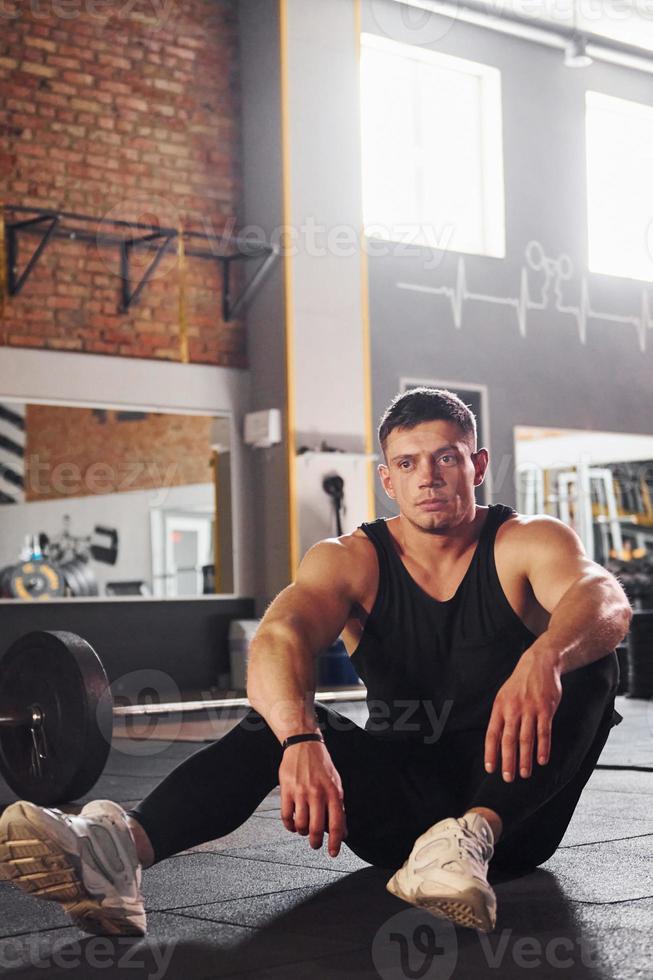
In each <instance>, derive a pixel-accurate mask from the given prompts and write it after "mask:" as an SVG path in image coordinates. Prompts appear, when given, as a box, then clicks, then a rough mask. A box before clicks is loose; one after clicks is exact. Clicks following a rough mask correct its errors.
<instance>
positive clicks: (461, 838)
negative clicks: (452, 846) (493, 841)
mask: <svg viewBox="0 0 653 980" xmlns="http://www.w3.org/2000/svg"><path fill="white" fill-rule="evenodd" d="M459 826H460V834H459V835H458V836H457V842H458V847H459V849H460V850H462V851H466V852H467V854H468V856H469V857H470V858H472V860H473V861H474V862H476V863H478V864H481V865H483V864H485V862H486V861H487V860H489V858H490V856H491V845H490V844H489V843H486V842H485V841H481V839H480V838H479V836H478V835H477V834H475V833H473V832H472V831H471V830H469V828H468V827H467V826H466V825H465V824H459Z"/></svg>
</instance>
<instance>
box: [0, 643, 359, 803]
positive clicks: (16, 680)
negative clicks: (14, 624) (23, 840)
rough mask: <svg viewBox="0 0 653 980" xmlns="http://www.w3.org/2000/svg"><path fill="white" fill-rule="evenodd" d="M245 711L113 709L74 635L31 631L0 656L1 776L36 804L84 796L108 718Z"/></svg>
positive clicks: (102, 751)
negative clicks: (208, 711) (210, 711)
mask: <svg viewBox="0 0 653 980" xmlns="http://www.w3.org/2000/svg"><path fill="white" fill-rule="evenodd" d="M365 696H366V690H365V688H364V687H360V688H355V689H351V690H347V691H320V692H318V694H317V697H318V698H319V700H320V701H350V700H351V701H353V700H363V699H364V698H365ZM240 707H242V708H247V707H250V702H249V700H248V699H247V698H246V697H240V698H215V699H204V700H197V701H175V702H165V703H158V704H157V703H154V704H134V705H120V706H117V707H116V706H114V703H113V696H112V693H111V686H110V684H109V679H108V677H107V674H106V671H105V669H104V666H103V664H102V661H101V660H100V657H99V656H98V654H97V653H96V651H95V650H94V649H93V647H92V646H91V645H90V643H88V642H87V641H86V640H84V639H83V638H82V637H81V636H78V635H77V634H76V633H70V632H65V631H56V630H37V631H35V632H32V633H27V634H25V635H24V636H22V637H20V639H18V640H17V641H16V642H15V643H13V644H12V645H11V646H10V647H9V649H8V650H7V651H6V652H5V654H4V655H3V656H2V658H0V774H1V775H2V776H3V777H4V779H5V781H6V782H7V784H8V785H9V786H10V787H11V789H12V790H13V791H14V792H15V793H16V794H17V796H18V797H19V798H20V799H23V800H30V801H31V802H32V803H37V804H39V805H40V806H53V805H55V804H59V803H68V802H70V801H71V800H76V799H78V798H79V797H81V796H84V795H85V794H86V793H88V792H89V790H90V789H92V787H93V786H94V785H95V783H96V782H97V780H98V779H99V778H100V776H101V774H102V772H103V770H104V767H105V765H106V761H107V757H108V755H109V750H110V748H111V737H112V734H113V723H114V718H125V719H127V720H129V719H130V718H138V717H144V716H151V715H168V714H173V715H174V714H184V715H185V714H190V713H193V712H201V711H207V710H218V711H219V710H220V709H226V708H240Z"/></svg>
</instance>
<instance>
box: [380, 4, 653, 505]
mask: <svg viewBox="0 0 653 980" xmlns="http://www.w3.org/2000/svg"><path fill="white" fill-rule="evenodd" d="M381 8H383V10H382V17H379V10H381ZM401 11H402V8H401V7H400V6H399V5H397V4H395V3H393V2H392V0H386V2H385V3H384V0H364V5H363V30H365V31H369V32H372V33H377V34H384V35H385V36H393V37H394V38H395V39H396V40H399V41H403V42H405V43H415V42H416V41H417V42H419V40H420V35H419V32H416V31H414V30H411V29H410V27H407V26H406V21H405V20H402V17H401ZM409 23H410V22H409ZM413 23H416V22H415V21H413ZM390 28H391V29H390ZM430 46H431V47H433V49H434V50H438V51H442V52H446V53H449V54H452V55H456V56H459V57H464V58H468V59H471V60H473V61H480V62H483V63H485V64H488V65H493V66H495V67H497V68H499V69H500V71H501V78H502V98H503V152H504V172H505V198H506V258H505V259H493V258H484V257H479V256H471V255H465V256H464V261H465V267H466V276H467V285H468V289H469V290H471V291H473V292H478V293H487V294H490V295H496V296H504V297H505V296H512V297H518V296H519V295H520V276H521V268H522V265H523V264H524V251H525V248H526V245H527V243H528V242H529V241H530V240H531V239H537V240H538V241H539V242H541V243H542V245H543V247H544V251H545V253H546V255H547V256H550V257H552V258H556V257H557V256H558V255H559V254H560V253H563V252H564V253H567V254H568V255H569V256H570V257H571V259H572V262H573V264H574V270H575V271H574V276H573V278H572V279H571V281H569V282H567V283H564V284H563V290H564V292H563V298H564V303H565V304H566V305H567V304H568V305H574V306H576V305H579V304H580V293H581V276H582V274H583V273H587V255H586V249H587V244H586V197H585V121H584V99H585V91H586V89H592V90H595V91H600V92H605V93H607V94H611V95H616V96H619V97H621V98H626V99H633V100H635V101H638V102H646V103H653V79H652V78H651V76H650V75H647V74H643V73H640V72H636V71H633V70H628V69H623V68H619V67H616V66H608V65H601V64H597V63H595V64H593V65H591V66H589V67H588V68H585V69H569V68H565V66H564V64H563V59H562V53H561V52H559V51H556V50H554V49H550V48H545V47H542V46H540V45H537V44H534V43H531V42H528V41H523V40H520V39H517V38H511V37H508V36H505V35H501V34H498V33H496V32H493V31H489V30H485V29H481V28H478V27H475V26H472V25H470V24H465V23H462V22H458V23H454V25H453V26H452V27H451V29H450V30H449V31H448V32H447V33H446V34H445V36H444V37H443V38H441V39H440V40H439V41H438V42H437V43H434V44H432V45H430ZM651 217H653V216H651ZM437 223H438V222H437V220H436V225H437ZM425 256H426V257H427V258H428V259H432V258H433V253H432V252H430V251H428V252H423V253H421V254H420V255H418V256H415V257H397V256H387V257H381V258H378V257H377V258H375V257H370V263H369V268H370V313H371V343H372V378H373V411H374V417H375V419H378V417H379V416H380V414H381V413H382V411H383V409H384V407H385V405H386V404H387V402H388V401H389V400H390V398H391V397H392V396H393V395H394V394H395V393H396V391H397V390H398V388H399V379H400V378H401V377H402V376H416V377H419V378H428V377H432V378H434V379H440V378H441V379H456V380H459V381H460V382H468V383H477V384H485V385H487V387H488V395H489V406H488V407H489V424H490V439H489V442H490V450H491V457H492V473H493V477H494V481H493V482H494V487H493V499H494V500H501V501H504V502H506V503H509V504H510V503H514V485H513V480H514V477H513V466H512V461H513V455H514V446H513V427H514V426H515V425H519V424H522V425H524V424H531V425H546V426H561V427H565V428H579V429H594V430H607V431H617V432H634V433H650V432H653V417H652V415H653V411H652V410H653V386H652V385H651V379H652V370H651V369H652V366H653V353H652V351H651V350H650V349H649V350H647V351H646V352H645V353H642V352H641V351H640V348H639V342H638V338H637V334H636V330H635V328H634V327H633V326H622V325H617V324H611V323H606V322H604V321H601V320H594V319H590V320H589V321H588V325H587V343H586V345H583V344H582V343H581V342H580V340H579V333H578V328H577V324H576V321H575V319H574V318H573V317H572V316H569V315H565V314H563V313H559V312H556V311H555V296H554V289H553V284H552V285H551V289H550V296H551V300H550V303H549V307H548V308H547V309H546V310H544V311H541V312H536V311H533V312H530V313H529V314H528V324H527V334H526V336H525V337H521V336H520V334H519V329H518V325H517V317H516V314H515V312H514V310H512V309H509V308H507V307H500V306H492V305H490V304H487V303H479V302H475V301H470V302H468V303H466V304H465V305H464V308H463V320H462V327H461V329H460V330H457V329H456V328H455V326H454V321H453V316H452V310H451V305H450V302H449V301H448V300H447V299H446V298H445V297H443V296H434V295H428V294H420V293H415V292H407V291H404V290H400V289H398V288H397V287H396V285H395V284H396V282H397V281H401V280H403V281H410V282H415V283H421V284H423V285H427V286H435V287H438V286H441V285H447V286H451V287H453V286H455V284H456V271H457V263H458V255H457V254H455V253H441V257H442V262H441V264H440V265H439V266H437V268H435V269H431V270H430V271H429V270H427V269H425V268H424V257H425ZM529 281H530V284H531V286H530V289H531V296H532V297H533V298H535V299H537V298H538V289H539V287H541V285H542V283H543V276H542V275H539V274H537V273H534V272H531V273H530V278H529ZM588 286H589V293H590V296H591V302H592V307H593V308H594V309H599V310H602V311H611V312H614V313H617V314H621V315H623V314H625V315H635V316H637V315H638V314H640V307H641V295H642V291H643V290H645V289H646V286H647V284H645V283H641V282H640V283H637V282H635V281H631V280H627V279H618V278H612V277H608V276H600V275H591V274H589V275H588ZM648 292H649V296H650V300H651V308H652V309H653V288H651V287H650V285H649V288H648ZM649 337H650V341H651V343H650V344H649V347H650V346H653V335H651V334H650V332H649ZM377 500H379V501H380V500H381V495H380V494H377ZM379 513H385V510H384V509H383V507H382V506H380V508H379Z"/></svg>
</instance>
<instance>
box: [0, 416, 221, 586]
mask: <svg viewBox="0 0 653 980" xmlns="http://www.w3.org/2000/svg"><path fill="white" fill-rule="evenodd" d="M230 423H231V420H230V417H229V416H216V415H208V414H198V413H193V412H190V411H184V412H181V411H178V410H176V411H174V412H172V411H170V412H167V411H162V410H161V409H157V410H156V411H154V410H152V411H149V410H147V409H143V408H141V407H139V409H138V410H134V411H131V410H127V409H125V407H124V406H121V407H110V406H106V405H102V406H98V407H89V406H79V405H65V404H60V403H57V404H54V403H45V402H19V401H15V400H14V401H12V400H6V399H0V594H1V597H2V598H5V599H15V600H16V601H49V600H52V599H56V598H60V597H69V598H80V599H83V598H87V597H89V596H96V597H97V596H99V597H112V596H136V597H138V596H144V597H150V596H160V597H166V596H169V597H181V596H201V595H213V594H216V593H218V594H232V593H233V591H234V567H233V547H232V506H231V467H230V449H231V434H230V433H231V424H230Z"/></svg>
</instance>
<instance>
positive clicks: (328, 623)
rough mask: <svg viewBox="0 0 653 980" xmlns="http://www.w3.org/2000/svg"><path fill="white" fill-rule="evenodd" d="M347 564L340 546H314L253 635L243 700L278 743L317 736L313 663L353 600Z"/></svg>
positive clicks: (332, 543) (334, 634)
mask: <svg viewBox="0 0 653 980" xmlns="http://www.w3.org/2000/svg"><path fill="white" fill-rule="evenodd" d="M350 565H351V561H350V556H349V555H348V553H347V547H346V545H343V544H342V543H341V542H340V541H338V540H335V539H332V540H327V541H321V542H320V543H319V544H316V545H315V546H314V547H313V548H311V549H310V551H309V552H308V553H307V554H306V556H305V557H304V559H303V561H302V563H301V565H300V567H299V570H298V573H297V578H296V580H295V582H293V583H292V585H289V586H288V587H287V588H286V589H284V590H283V591H282V592H280V593H279V595H278V596H277V597H276V599H275V600H274V601H273V602H272V603H271V605H270V606H269V607H268V610H267V612H266V614H265V616H264V617H263V620H262V621H261V624H260V626H259V628H258V630H257V631H256V634H255V635H254V638H253V640H252V643H251V647H250V651H249V661H248V669H247V697H248V698H249V701H250V704H251V705H252V707H253V708H255V709H256V710H257V711H258V712H259V713H260V714H261V715H263V717H264V718H265V720H266V721H267V723H268V724H269V726H270V728H271V729H272V730H273V732H274V733H275V735H276V736H277V738H278V739H279V741H283V739H284V738H287V737H288V736H289V735H296V734H299V733H300V732H312V731H315V732H317V731H319V729H318V726H317V720H316V717H315V712H314V710H313V701H314V698H315V686H316V684H315V666H316V658H317V655H318V653H319V652H320V650H323V649H325V648H326V647H328V646H329V645H330V644H331V643H332V642H333V641H334V640H335V639H337V637H338V636H339V635H340V633H341V632H342V629H343V627H344V626H345V623H346V622H347V619H348V617H349V614H350V612H351V607H352V604H353V602H354V601H356V597H355V596H354V594H353V586H352V582H351V575H350V568H349V566H350Z"/></svg>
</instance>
